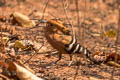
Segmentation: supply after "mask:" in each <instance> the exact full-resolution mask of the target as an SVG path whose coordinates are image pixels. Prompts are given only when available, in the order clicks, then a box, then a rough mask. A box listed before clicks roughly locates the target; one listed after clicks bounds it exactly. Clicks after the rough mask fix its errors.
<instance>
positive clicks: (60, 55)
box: [55, 53, 62, 64]
mask: <svg viewBox="0 0 120 80" xmlns="http://www.w3.org/2000/svg"><path fill="white" fill-rule="evenodd" d="M58 54H59V55H58V56H59V58H58V60H56V61H55V64H57V62H58V61H60V60H61V58H62V54H61V53H58Z"/></svg>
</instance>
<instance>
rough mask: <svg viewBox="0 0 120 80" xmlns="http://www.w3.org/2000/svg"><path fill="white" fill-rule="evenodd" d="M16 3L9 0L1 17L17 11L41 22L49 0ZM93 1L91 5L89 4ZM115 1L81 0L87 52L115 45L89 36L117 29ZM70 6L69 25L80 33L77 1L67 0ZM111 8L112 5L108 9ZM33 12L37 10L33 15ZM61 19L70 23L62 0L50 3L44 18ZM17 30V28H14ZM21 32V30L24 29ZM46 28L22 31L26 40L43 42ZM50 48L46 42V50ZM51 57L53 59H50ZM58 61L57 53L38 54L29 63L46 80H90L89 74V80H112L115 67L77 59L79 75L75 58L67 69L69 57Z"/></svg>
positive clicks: (119, 72) (117, 77)
mask: <svg viewBox="0 0 120 80" xmlns="http://www.w3.org/2000/svg"><path fill="white" fill-rule="evenodd" d="M18 1H19V2H18V3H17V2H16V1H15V0H9V1H7V0H6V4H5V6H4V4H3V5H1V7H0V12H1V13H0V15H2V14H4V15H6V16H9V15H10V14H11V13H13V12H14V11H18V12H20V13H23V14H25V15H30V14H31V13H32V12H33V14H32V15H30V18H31V19H35V18H37V19H41V18H42V16H43V10H44V8H45V5H46V3H47V0H26V2H24V0H23V1H22V0H18ZM90 1H91V2H90ZM113 1H114V0H106V2H102V0H99V1H98V0H79V16H80V17H79V18H80V22H81V23H83V24H84V25H85V27H86V28H89V29H84V31H85V33H84V35H85V36H84V44H83V45H84V46H85V47H87V48H88V49H91V48H92V47H94V46H95V45H96V46H97V47H96V48H95V49H96V50H99V49H101V48H102V47H100V46H101V45H107V44H109V43H110V44H113V45H114V42H115V39H111V38H110V39H109V38H106V37H105V38H101V37H95V38H92V37H91V35H90V34H92V33H89V30H91V31H93V32H96V33H100V32H101V31H102V29H101V27H103V28H104V30H108V29H109V28H114V29H115V30H116V27H117V22H118V10H117V9H116V8H113V6H112V2H113ZM66 3H68V7H67V15H68V17H69V20H70V22H72V23H73V25H74V26H75V32H76V33H77V34H78V29H76V27H77V13H76V6H75V0H66ZM109 5H110V6H109ZM34 10H37V11H36V12H34ZM52 15H53V16H55V17H57V18H60V19H62V20H63V22H65V23H68V20H67V19H66V16H65V12H64V9H63V4H62V0H50V2H49V4H48V6H47V8H46V12H45V13H44V18H45V19H52V18H55V17H53V16H52ZM13 27H14V25H13ZM21 29H22V28H21ZM42 32H43V29H42V28H35V29H32V30H30V31H25V32H24V31H23V33H22V34H23V35H25V36H26V39H31V40H36V41H37V42H40V43H41V42H42V41H43V40H45V39H44V36H42ZM78 37H79V36H78ZM47 45H48V43H46V45H45V47H46V46H47ZM48 54H51V55H52V56H49V57H48ZM29 57H30V55H28V54H25V55H22V58H23V61H26V60H27V59H28V58H29ZM56 59H57V55H56V54H55V53H50V52H49V53H44V52H43V54H38V55H37V56H35V57H33V58H32V59H31V60H30V61H29V62H28V63H27V64H28V65H29V66H30V68H32V69H33V70H34V71H35V72H36V75H38V76H40V77H42V78H45V79H46V80H74V78H76V80H89V78H88V76H89V75H90V80H110V76H111V72H112V67H110V66H107V65H105V64H101V65H92V64H90V63H89V62H87V63H86V61H85V60H83V58H79V57H78V58H77V61H79V62H80V66H79V70H78V74H77V75H75V74H76V70H77V69H78V66H77V63H76V60H75V58H74V62H73V64H72V66H70V67H69V66H68V63H69V56H68V55H63V57H62V60H61V61H60V62H58V63H57V64H53V62H54V61H55V60H56ZM114 80H120V69H118V68H116V69H115V73H114Z"/></svg>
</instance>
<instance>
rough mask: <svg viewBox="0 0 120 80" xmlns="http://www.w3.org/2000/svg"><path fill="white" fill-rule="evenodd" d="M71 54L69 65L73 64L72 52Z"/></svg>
mask: <svg viewBox="0 0 120 80" xmlns="http://www.w3.org/2000/svg"><path fill="white" fill-rule="evenodd" d="M69 56H70V63H69V64H68V66H71V64H72V62H73V61H72V54H69Z"/></svg>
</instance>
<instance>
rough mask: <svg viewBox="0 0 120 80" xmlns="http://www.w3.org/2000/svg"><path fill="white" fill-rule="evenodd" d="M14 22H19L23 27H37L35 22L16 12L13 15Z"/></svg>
mask: <svg viewBox="0 0 120 80" xmlns="http://www.w3.org/2000/svg"><path fill="white" fill-rule="evenodd" d="M12 17H13V22H18V24H20V25H22V26H23V27H33V26H35V22H34V21H32V20H30V19H29V18H28V17H27V16H25V15H23V14H21V13H19V12H14V13H13V14H12Z"/></svg>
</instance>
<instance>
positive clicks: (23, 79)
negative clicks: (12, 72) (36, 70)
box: [13, 62, 43, 80]
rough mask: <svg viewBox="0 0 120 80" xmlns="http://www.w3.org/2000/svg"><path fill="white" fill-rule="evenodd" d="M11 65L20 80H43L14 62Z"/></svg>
mask: <svg viewBox="0 0 120 80" xmlns="http://www.w3.org/2000/svg"><path fill="white" fill-rule="evenodd" d="M13 64H14V65H15V67H16V75H17V76H18V78H19V79H20V80H43V79H41V78H39V77H37V76H36V75H34V74H33V73H31V72H29V71H28V70H27V69H25V68H24V67H21V66H20V65H18V64H16V63H15V62H13Z"/></svg>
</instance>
